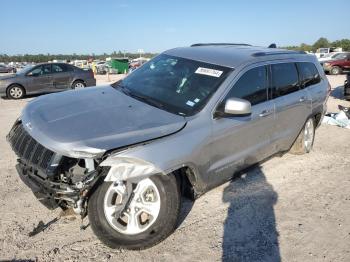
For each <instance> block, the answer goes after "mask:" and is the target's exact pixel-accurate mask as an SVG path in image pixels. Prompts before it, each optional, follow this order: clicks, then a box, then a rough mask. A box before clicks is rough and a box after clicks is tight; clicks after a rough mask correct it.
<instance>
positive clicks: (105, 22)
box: [0, 0, 350, 55]
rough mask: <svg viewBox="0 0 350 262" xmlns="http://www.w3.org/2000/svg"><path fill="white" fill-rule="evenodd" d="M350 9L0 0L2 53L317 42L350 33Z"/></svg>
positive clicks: (253, 1) (182, 0)
mask: <svg viewBox="0 0 350 262" xmlns="http://www.w3.org/2000/svg"><path fill="white" fill-rule="evenodd" d="M330 3H331V5H330ZM349 10H350V1H349V0H332V1H317V0H308V1H306V0H284V1H283V0H280V1H278V0H270V1H269V0H265V1H263V0H261V1H259V0H236V1H234V0H231V1H230V0H221V1H213V0H209V1H208V0H201V1H200V0H197V1H196V0H192V1H191V0H176V1H170V0H169V1H161V0H157V1H156V0H147V1H146V0H144V1H142V0H128V1H126V0H109V1H108V0H91V1H89V0H59V1H44V0H29V1H27V0H22V1H21V0H11V1H1V4H0V14H1V15H0V21H1V22H0V53H2V54H4V53H5V54H9V55H13V54H26V53H28V54H39V53H45V54H46V53H50V54H72V53H76V54H93V53H94V54H102V53H111V52H113V51H116V52H118V51H119V50H120V51H122V52H123V51H127V52H137V50H138V49H143V50H144V51H145V52H162V51H164V50H166V49H170V48H173V47H178V46H188V45H190V44H193V43H198V42H230V43H249V44H252V45H258V46H268V45H269V44H271V43H276V44H277V45H278V46H286V45H299V44H300V43H308V44H312V43H314V42H315V41H316V40H317V39H318V38H319V37H326V38H328V39H329V40H331V41H334V40H338V39H342V38H350V26H349V23H347V22H346V20H345V18H348V17H349Z"/></svg>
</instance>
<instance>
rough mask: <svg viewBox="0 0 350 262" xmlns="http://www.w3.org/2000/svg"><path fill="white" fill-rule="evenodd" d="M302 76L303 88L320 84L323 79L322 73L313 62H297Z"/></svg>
mask: <svg viewBox="0 0 350 262" xmlns="http://www.w3.org/2000/svg"><path fill="white" fill-rule="evenodd" d="M297 66H298V70H299V77H300V84H301V88H305V87H308V86H311V85H315V84H318V83H319V82H320V81H321V77H320V74H319V73H318V71H317V68H316V66H315V65H314V64H313V63H307V62H300V63H297Z"/></svg>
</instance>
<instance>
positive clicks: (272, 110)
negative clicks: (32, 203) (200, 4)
mask: <svg viewBox="0 0 350 262" xmlns="http://www.w3.org/2000/svg"><path fill="white" fill-rule="evenodd" d="M328 87H329V83H328V81H327V78H326V76H325V74H324V72H323V70H322V68H321V66H320V64H319V63H318V62H317V60H316V58H315V57H314V56H311V55H307V54H304V53H302V52H296V51H287V50H281V49H272V48H260V47H252V46H247V45H235V44H196V45H193V46H191V47H185V48H176V49H172V50H169V51H166V52H164V53H162V54H160V55H158V56H157V57H155V58H154V59H152V60H151V61H149V62H148V63H146V64H145V65H143V66H142V67H140V68H139V69H137V70H136V71H134V72H133V73H131V74H130V75H129V76H127V77H126V78H125V79H124V80H122V81H119V82H117V83H115V84H112V85H108V86H104V87H98V88H89V89H83V90H80V91H78V92H76V91H67V92H63V93H59V94H50V95H46V96H42V97H39V98H37V99H35V100H33V101H32V102H30V103H29V104H28V105H27V106H26V108H25V109H24V110H23V112H22V115H21V116H20V118H19V119H18V120H17V121H16V122H15V124H14V126H13V128H12V130H11V131H10V133H9V134H8V137H7V139H8V141H9V143H10V144H11V146H12V148H13V150H14V151H15V152H16V154H17V155H18V164H17V166H16V168H17V171H18V173H19V176H20V177H21V179H22V180H23V181H24V183H26V184H27V185H28V186H29V187H30V188H31V189H32V191H33V193H34V194H35V196H36V197H37V198H38V199H39V201H40V202H42V203H43V204H44V205H45V206H46V207H48V208H50V209H54V208H57V207H60V208H62V209H68V208H73V210H74V211H75V212H76V213H78V214H80V215H81V217H82V218H84V217H85V216H87V215H88V217H89V222H90V224H91V227H92V229H93V231H94V232H95V234H96V235H97V237H98V238H99V239H100V240H101V241H102V242H104V243H105V244H106V245H108V246H109V247H112V248H120V247H121V248H128V249H142V248H146V247H150V246H152V245H155V244H157V243H159V242H160V241H162V240H163V239H165V238H166V237H167V236H168V235H169V234H170V233H171V232H172V231H173V230H174V229H175V227H176V225H177V221H178V217H179V212H180V209H181V197H182V196H183V195H187V196H191V197H193V198H196V197H198V196H200V195H201V194H203V193H205V192H206V191H208V190H209V189H211V188H213V187H215V186H217V185H219V184H222V183H224V182H225V181H228V180H229V179H230V178H231V177H232V176H233V174H234V173H235V172H238V171H240V170H242V169H244V168H247V167H249V166H251V165H253V164H255V163H258V162H261V161H263V160H265V159H267V158H268V157H270V156H272V155H274V154H278V153H284V152H287V151H290V150H291V151H292V152H294V153H297V154H303V153H308V152H310V150H311V149H312V146H313V142H314V134H315V128H316V127H317V126H318V125H320V122H321V118H322V116H323V114H324V113H325V111H326V100H327V97H328V90H329V89H328Z"/></svg>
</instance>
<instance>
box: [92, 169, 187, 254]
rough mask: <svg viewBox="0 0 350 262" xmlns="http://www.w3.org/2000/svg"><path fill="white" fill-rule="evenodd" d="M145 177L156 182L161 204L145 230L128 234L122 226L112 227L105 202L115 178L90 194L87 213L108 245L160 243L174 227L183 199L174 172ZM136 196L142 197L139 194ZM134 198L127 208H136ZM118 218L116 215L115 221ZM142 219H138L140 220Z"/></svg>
mask: <svg viewBox="0 0 350 262" xmlns="http://www.w3.org/2000/svg"><path fill="white" fill-rule="evenodd" d="M146 179H148V180H149V181H148V182H149V183H150V181H151V183H153V185H155V186H156V188H157V190H158V193H159V194H158V195H159V202H160V207H159V213H158V216H157V217H156V218H155V219H154V221H153V223H152V224H150V225H149V227H148V228H147V224H146V229H145V231H143V232H140V233H134V234H128V233H124V232H121V230H120V229H116V228H115V227H113V225H112V224H111V222H110V220H108V219H107V215H105V204H106V199H108V192H111V191H109V189H110V187H112V186H113V184H112V182H104V183H102V184H101V185H100V186H99V187H98V188H97V189H96V191H95V192H94V193H93V194H92V196H91V197H90V199H89V202H88V217H89V221H90V224H91V228H92V230H93V232H94V233H95V235H96V236H97V237H98V238H99V239H100V240H101V241H102V242H103V243H104V244H105V245H107V246H108V247H110V248H125V249H132V250H141V249H145V248H148V247H151V246H154V245H156V244H158V243H159V242H161V241H162V240H164V239H165V238H166V237H168V236H169V235H170V234H171V233H172V232H173V231H174V229H175V227H176V223H177V220H178V215H179V211H180V201H181V196H180V190H179V187H178V183H177V181H176V178H175V176H173V175H168V176H165V175H155V176H152V177H150V178H146ZM143 181H145V179H143V180H141V181H139V183H138V184H137V186H138V185H139V184H140V183H141V182H142V183H143ZM137 186H136V189H135V187H133V188H134V189H133V190H134V191H133V192H137V191H136V190H137ZM152 192H153V191H152ZM153 193H154V192H153ZM137 194H138V193H135V197H133V196H132V197H133V198H132V199H134V198H136V196H137ZM142 195H144V193H142ZM132 199H131V200H132ZM137 200H138V201H140V200H139V198H138V199H137ZM114 201H116V198H114ZM135 201H136V200H135ZM142 201H143V200H142ZM132 202H133V201H128V203H127V206H126V207H125V210H126V212H130V209H132V208H133V207H132ZM136 202H137V201H136ZM133 203H135V202H133ZM129 207H130V208H129ZM135 210H136V207H135ZM140 212H142V211H140ZM140 212H139V213H140ZM122 213H124V212H122ZM129 214H130V213H129ZM121 217H122V216H120V217H119V219H120V218H121ZM125 217H126V216H125ZM127 218H129V216H127ZM119 219H115V221H117V220H119ZM139 219H141V215H139ZM134 221H135V220H134ZM128 223H129V220H128ZM140 223H141V222H138V224H140ZM126 228H128V226H127V227H126ZM126 230H127V229H126Z"/></svg>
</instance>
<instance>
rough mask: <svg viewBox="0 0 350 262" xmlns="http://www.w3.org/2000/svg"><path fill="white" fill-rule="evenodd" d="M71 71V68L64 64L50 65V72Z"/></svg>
mask: <svg viewBox="0 0 350 262" xmlns="http://www.w3.org/2000/svg"><path fill="white" fill-rule="evenodd" d="M68 71H71V68H70V67H69V66H68V65H65V64H53V65H52V72H53V73H63V72H68Z"/></svg>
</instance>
